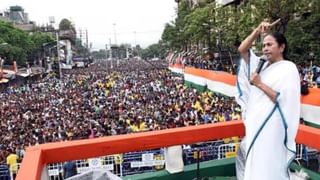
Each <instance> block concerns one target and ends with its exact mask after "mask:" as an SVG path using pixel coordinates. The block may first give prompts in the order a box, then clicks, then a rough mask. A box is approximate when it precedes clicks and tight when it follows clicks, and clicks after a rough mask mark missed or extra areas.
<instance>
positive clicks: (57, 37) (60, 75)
mask: <svg viewBox="0 0 320 180" xmlns="http://www.w3.org/2000/svg"><path fill="white" fill-rule="evenodd" d="M56 39H57V54H58V58H57V60H58V63H59V77H60V80H61V78H62V71H61V61H60V44H59V29H58V30H57V31H56Z"/></svg>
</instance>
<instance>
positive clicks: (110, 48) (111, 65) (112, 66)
mask: <svg viewBox="0 0 320 180" xmlns="http://www.w3.org/2000/svg"><path fill="white" fill-rule="evenodd" d="M109 45H110V63H111V69H112V68H113V66H112V49H111V38H109Z"/></svg>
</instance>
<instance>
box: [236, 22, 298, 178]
mask: <svg viewBox="0 0 320 180" xmlns="http://www.w3.org/2000/svg"><path fill="white" fill-rule="evenodd" d="M271 26H272V24H270V23H268V22H262V23H261V24H260V25H259V26H258V27H257V28H256V29H255V30H254V31H253V32H252V33H251V34H250V35H249V36H248V37H247V38H246V39H245V40H244V41H243V42H242V43H241V45H240V46H239V52H240V54H241V57H242V60H241V61H242V62H241V65H240V69H239V73H238V77H237V80H238V82H237V86H238V91H239V95H238V97H237V98H236V99H237V101H238V102H239V104H240V105H241V107H242V110H243V119H244V124H245V129H246V143H245V146H244V147H245V148H244V149H245V159H246V163H245V169H244V174H243V176H244V177H243V178H244V179H245V180H288V179H289V172H288V166H289V164H290V163H291V162H292V160H293V159H294V157H295V149H296V144H295V137H296V134H297V130H298V125H299V116H300V78H299V73H298V70H297V68H296V66H295V64H294V63H292V62H290V61H288V60H286V59H287V58H286V53H287V49H288V48H287V41H286V38H285V37H284V36H283V35H282V34H281V33H278V32H274V33H269V34H267V35H265V36H264V39H263V49H262V51H263V54H264V56H266V57H267V62H266V63H265V64H264V65H263V66H262V70H261V72H260V73H259V74H258V73H256V72H255V70H256V68H257V66H258V63H259V57H257V56H256V55H255V54H254V53H253V52H252V51H251V50H250V47H251V45H252V43H253V41H254V40H255V39H256V38H257V37H258V36H260V34H262V33H266V32H267V31H268V30H269V28H270V27H271ZM237 173H238V172H237Z"/></svg>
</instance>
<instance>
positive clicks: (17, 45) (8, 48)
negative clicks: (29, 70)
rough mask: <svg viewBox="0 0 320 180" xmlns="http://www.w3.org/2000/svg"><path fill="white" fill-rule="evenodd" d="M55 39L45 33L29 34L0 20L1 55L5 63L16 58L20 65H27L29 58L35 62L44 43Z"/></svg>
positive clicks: (9, 62) (10, 62)
mask: <svg viewBox="0 0 320 180" xmlns="http://www.w3.org/2000/svg"><path fill="white" fill-rule="evenodd" d="M51 41H53V38H52V37H51V36H50V35H48V34H44V33H40V32H36V33H33V34H28V33H26V32H24V31H22V30H20V29H17V28H15V27H13V25H12V24H10V23H7V22H3V21H0V44H2V45H0V56H1V57H2V58H4V59H5V64H12V62H13V61H14V60H16V61H17V63H18V65H25V64H26V62H27V61H28V60H29V61H30V62H33V61H34V60H35V59H36V58H37V57H38V56H39V54H38V53H37V52H39V51H40V50H41V49H42V44H43V43H47V42H51Z"/></svg>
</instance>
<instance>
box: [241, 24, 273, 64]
mask: <svg viewBox="0 0 320 180" xmlns="http://www.w3.org/2000/svg"><path fill="white" fill-rule="evenodd" d="M270 26H271V25H270V23H268V22H261V23H260V24H259V26H258V27H257V28H255V29H254V30H253V31H252V33H251V34H250V35H249V36H248V37H247V38H246V39H245V40H243V41H242V42H241V44H240V46H239V48H238V51H239V53H240V55H241V57H242V58H243V59H244V61H245V62H246V63H248V60H249V57H248V50H249V49H250V48H251V46H252V43H253V41H254V40H256V39H257V37H258V36H259V35H260V34H261V33H265V32H267V31H268V30H269V28H270Z"/></svg>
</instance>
